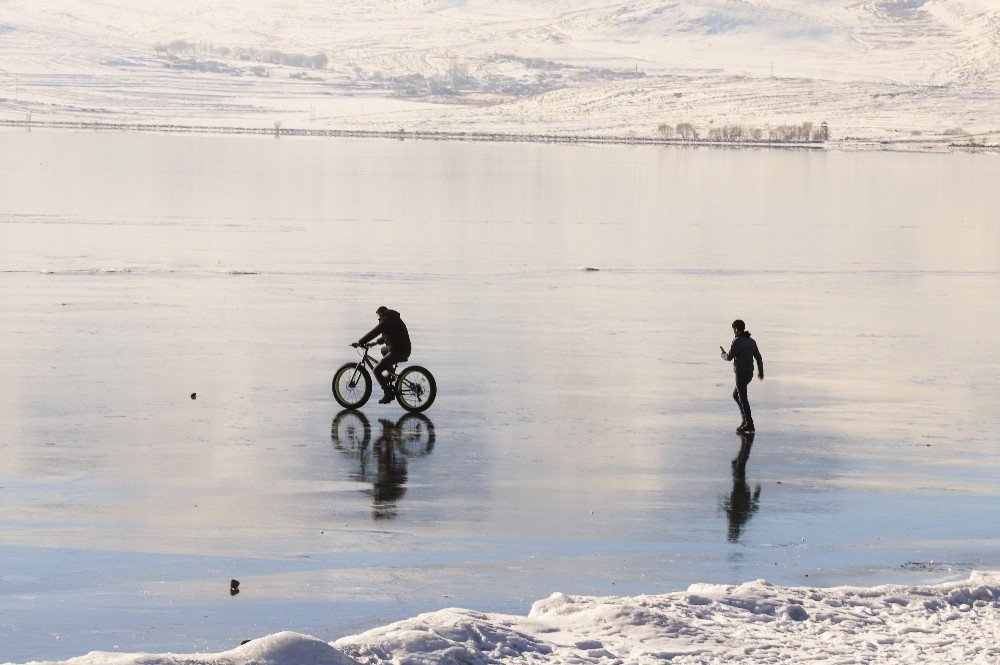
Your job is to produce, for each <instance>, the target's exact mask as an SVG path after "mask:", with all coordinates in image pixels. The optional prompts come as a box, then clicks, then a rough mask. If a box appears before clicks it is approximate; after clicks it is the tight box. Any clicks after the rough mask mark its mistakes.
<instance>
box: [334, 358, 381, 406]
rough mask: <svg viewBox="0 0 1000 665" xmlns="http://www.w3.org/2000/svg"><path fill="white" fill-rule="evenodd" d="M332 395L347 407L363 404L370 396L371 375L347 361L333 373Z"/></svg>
mask: <svg viewBox="0 0 1000 665" xmlns="http://www.w3.org/2000/svg"><path fill="white" fill-rule="evenodd" d="M333 396H334V398H335V399H336V400H337V403H338V404H340V405H341V406H343V407H346V408H348V409H357V408H358V407H361V406H364V405H365V402H367V401H368V398H369V397H371V396H372V377H371V374H369V373H368V370H367V369H365V368H364V367H359V366H358V364H357V363H347V364H346V365H344V366H343V367H341V368H340V369H338V370H337V372H336V373H335V374H334V375H333Z"/></svg>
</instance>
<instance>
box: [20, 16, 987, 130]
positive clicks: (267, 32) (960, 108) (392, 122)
mask: <svg viewBox="0 0 1000 665" xmlns="http://www.w3.org/2000/svg"><path fill="white" fill-rule="evenodd" d="M175 44H186V45H188V47H187V48H172V47H171V45H175ZM276 54H280V55H276ZM301 63H311V64H309V65H301ZM316 63H322V66H321V67H317V66H315V65H316ZM748 79H749V80H754V81H758V82H759V85H758V88H759V89H760V91H761V95H760V96H759V97H755V96H754V95H752V94H748V91H747V90H746V81H747V80H748ZM782 83H783V84H784V85H782ZM782 90H784V95H783V94H782ZM706 92H713V93H714V95H706V94H705V93H706ZM625 93H632V94H631V95H630V96H629V97H628V98H625V96H624V94H625ZM998 94H1000V3H998V2H996V1H995V0H861V1H858V0H813V1H805V0H683V1H681V0H674V1H666V2H664V1H662V0H631V1H625V2H622V1H619V2H602V1H599V0H575V1H569V0H537V1H533V2H532V1H528V0H510V1H500V0H468V1H467V2H461V1H457V0H368V1H366V2H343V1H342V2H320V1H317V0H301V1H298V2H296V1H292V0H274V1H270V2H268V1H264V0H256V1H255V0H247V1H245V2H243V1H240V0H217V1H215V2H212V3H203V2H194V1H193V0H176V1H175V2H172V3H169V4H164V5H162V6H161V5H152V4H148V3H145V2H140V1H139V0H75V1H74V2H73V3H70V4H67V3H65V2H62V1H60V0H6V2H2V3H0V117H2V118H16V117H24V116H26V114H29V113H30V114H32V117H33V118H35V120H36V121H41V120H42V119H43V118H44V117H58V118H60V119H66V118H88V117H95V116H99V117H102V118H108V117H113V118H116V119H121V120H122V121H123V122H134V121H137V120H138V119H141V118H148V119H159V120H171V121H188V122H195V123H201V122H208V121H211V122H213V123H219V122H221V123H223V124H225V123H236V124H241V123H252V122H257V123H259V122H261V121H262V120H267V121H270V120H271V119H272V118H273V119H275V120H277V119H280V120H281V121H282V122H285V123H305V124H306V125H310V124H311V125H317V126H321V125H329V126H338V127H339V126H344V127H359V126H361V127H390V126H393V127H394V126H396V125H399V126H400V127H401V128H405V127H411V128H414V129H429V128H442V127H454V126H463V127H469V128H472V129H479V128H483V127H489V128H496V127H501V128H504V127H510V128H516V127H521V128H524V127H531V128H533V129H536V130H545V131H554V132H564V133H565V132H569V133H581V134H587V133H593V132H598V131H599V132H605V133H607V132H612V133H613V132H626V133H627V132H633V133H638V134H640V135H646V134H650V133H655V131H656V130H657V128H660V127H661V126H662V125H664V123H666V124H668V125H671V126H672V125H675V124H677V123H679V122H682V121H687V122H692V123H701V124H703V125H706V126H707V125H708V124H715V123H723V122H744V123H757V124H764V125H772V124H776V123H787V122H797V121H801V120H810V121H815V122H819V121H822V120H827V121H829V122H830V123H831V126H833V127H840V128H845V129H847V128H849V129H850V131H852V132H856V133H858V134H859V135H861V136H867V137H871V138H879V137H882V138H884V137H886V136H896V135H898V134H900V133H903V132H911V133H912V132H920V133H924V132H931V133H933V132H944V131H946V130H949V129H950V130H955V129H962V130H963V131H969V132H971V133H987V134H988V133H991V132H994V131H1000V118H998V117H996V115H997V112H996V111H995V110H993V111H991V110H990V109H991V108H993V109H995V108H997V105H996V104H995V102H996V101H997V95H998ZM802 95H805V97H804V98H803V97H802ZM710 97H711V98H710ZM713 98H714V101H713ZM362 99H365V100H371V103H369V104H366V103H361V102H360V101H359V100H362ZM782 99H783V101H782ZM893 99H895V100H896V101H897V102H898V103H893V102H892V100H893ZM904 102H905V103H904ZM555 112H558V113H559V114H562V115H558V114H557V113H555ZM821 116H822V117H821ZM894 116H895V117H896V118H897V119H896V121H895V122H893V117H894Z"/></svg>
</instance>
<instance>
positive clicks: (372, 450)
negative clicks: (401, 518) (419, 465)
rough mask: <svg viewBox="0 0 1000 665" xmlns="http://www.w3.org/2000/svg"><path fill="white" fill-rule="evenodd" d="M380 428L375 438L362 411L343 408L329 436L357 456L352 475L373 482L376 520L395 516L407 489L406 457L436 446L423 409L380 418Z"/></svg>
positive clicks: (373, 508) (341, 448)
mask: <svg viewBox="0 0 1000 665" xmlns="http://www.w3.org/2000/svg"><path fill="white" fill-rule="evenodd" d="M378 424H379V427H380V432H379V436H378V438H376V439H375V440H374V441H372V426H371V424H370V423H369V422H368V419H367V418H366V417H365V414H363V413H362V412H360V411H355V410H354V409H344V410H343V411H341V412H340V413H338V414H337V416H336V417H335V418H334V419H333V424H332V425H331V426H330V438H331V439H332V440H333V445H334V446H335V447H336V448H337V449H338V450H340V451H341V452H342V453H344V454H345V455H347V456H348V457H351V458H353V459H354V460H355V464H356V465H357V466H356V468H355V469H354V470H353V471H352V472H351V477H352V478H353V479H354V480H357V481H359V482H362V483H371V489H370V490H366V492H367V493H370V494H371V496H372V511H373V513H372V514H373V516H374V517H375V519H376V520H382V519H392V518H394V517H396V514H397V511H398V508H397V504H398V502H399V501H400V499H402V498H403V495H404V494H405V493H406V483H407V475H408V472H407V460H408V459H410V458H412V457H420V456H423V455H427V454H429V453H430V452H431V449H432V448H433V447H434V424H433V423H432V422H431V421H430V418H428V417H427V416H425V415H423V414H422V413H407V414H406V415H404V416H403V417H402V418H400V419H399V420H397V421H396V422H395V423H394V422H392V421H391V420H387V419H385V418H379V421H378Z"/></svg>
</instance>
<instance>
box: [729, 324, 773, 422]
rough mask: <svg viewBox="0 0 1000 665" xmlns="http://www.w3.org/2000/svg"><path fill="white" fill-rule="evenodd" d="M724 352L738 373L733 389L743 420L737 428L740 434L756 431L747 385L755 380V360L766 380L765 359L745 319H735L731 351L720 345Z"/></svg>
mask: <svg viewBox="0 0 1000 665" xmlns="http://www.w3.org/2000/svg"><path fill="white" fill-rule="evenodd" d="M719 350H720V351H721V352H722V359H723V360H726V361H729V360H732V361H733V372H735V373H736V389H735V390H733V399H734V400H736V404H737V406H739V407H740V414H741V415H742V416H743V422H742V423H740V426H739V427H737V428H736V432H737V433H738V434H743V433H748V434H749V433H751V432H753V431H754V424H753V416H752V415H751V414H750V401H749V400H748V398H747V386H748V385H749V384H750V382H751V381H753V361H754V360H756V361H757V378H758V379H760V380H761V381H763V380H764V359H763V358H762V357H761V355H760V351H759V350H758V349H757V342H755V341H754V340H752V339H750V333H749V332H748V331H747V326H746V324H745V323H743V321H741V320H739V319H736V320H735V321H733V343H732V345H731V346H730V347H729V353H726V350H725V349H724V348H722V347H721V346H720V347H719Z"/></svg>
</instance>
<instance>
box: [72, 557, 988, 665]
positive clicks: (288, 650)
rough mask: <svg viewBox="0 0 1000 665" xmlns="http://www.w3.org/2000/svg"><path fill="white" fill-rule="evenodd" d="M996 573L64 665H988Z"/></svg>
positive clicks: (552, 607)
mask: <svg viewBox="0 0 1000 665" xmlns="http://www.w3.org/2000/svg"><path fill="white" fill-rule="evenodd" d="M998 634H1000V574H997V573H992V574H987V573H975V574H973V575H972V576H971V578H970V579H968V580H965V581H962V582H953V583H948V584H941V585H936V586H880V587H874V588H855V587H837V588H829V589H822V588H809V587H782V586H775V585H772V584H769V583H767V582H765V581H763V580H757V581H754V582H748V583H746V584H741V585H738V586H721V585H708V584H695V585H692V586H691V587H690V588H689V589H688V590H687V591H686V592H678V593H669V594H663V595H649V596H636V597H610V596H609V597H591V596H576V597H573V596H567V595H565V594H560V593H556V594H553V595H552V596H550V597H549V598H546V599H544V600H540V601H538V602H536V603H535V604H534V606H533V607H532V608H531V612H530V613H529V614H528V615H527V616H512V615H506V614H485V613H481V612H473V611H470V610H463V609H444V610H440V611H437V612H431V613H427V614H421V615H420V616H417V617H414V618H412V619H407V620H405V621H399V622H396V623H393V624H390V625H388V626H384V627H382V628H376V629H375V630H371V631H368V632H366V633H362V634H360V635H353V636H350V637H344V638H341V639H338V640H336V641H335V642H333V643H330V644H327V643H325V642H323V641H321V640H318V639H316V638H313V637H308V636H306V635H301V634H298V633H292V632H284V633H278V634H275V635H270V636H267V637H262V638H260V639H256V640H251V641H249V642H247V643H245V644H243V645H241V646H239V647H237V648H234V649H233V650H231V651H227V652H224V653H216V654H190V655H180V654H160V655H148V654H143V655H140V654H113V653H107V652H103V653H102V652H93V653H91V654H88V655H86V656H81V657H78V658H73V659H71V660H69V661H65V662H67V663H72V665H194V664H197V665H251V664H255V665H256V664H264V663H266V664H268V665H348V664H351V665H355V664H357V663H428V664H430V663H636V664H638V663H660V662H664V661H667V660H669V661H671V662H675V663H708V662H711V663H715V662H722V663H785V662H790V661H794V662H852V663H856V662H881V663H996V662H998V661H1000V643H998V642H997V635H998Z"/></svg>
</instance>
